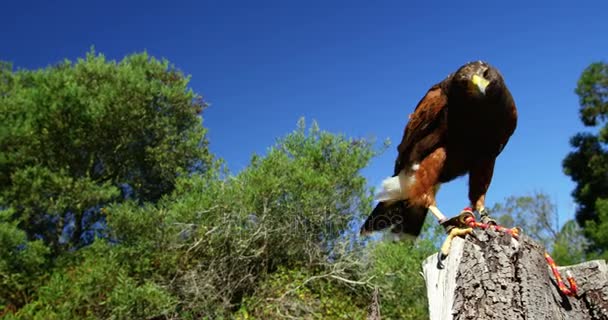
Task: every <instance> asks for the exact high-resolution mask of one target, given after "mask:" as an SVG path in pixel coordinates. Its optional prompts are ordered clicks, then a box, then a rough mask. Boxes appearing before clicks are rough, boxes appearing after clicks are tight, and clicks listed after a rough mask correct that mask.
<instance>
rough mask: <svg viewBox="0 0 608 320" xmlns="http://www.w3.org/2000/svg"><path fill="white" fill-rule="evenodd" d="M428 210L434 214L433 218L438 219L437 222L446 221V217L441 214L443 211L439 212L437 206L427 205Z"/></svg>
mask: <svg viewBox="0 0 608 320" xmlns="http://www.w3.org/2000/svg"><path fill="white" fill-rule="evenodd" d="M429 211H430V212H431V213H432V214H433V215H434V216H435V218H437V220H439V224H443V223H444V222H445V221H447V218H446V217H445V216H444V215H443V213H441V211H439V208H437V206H435V205H432V206H429Z"/></svg>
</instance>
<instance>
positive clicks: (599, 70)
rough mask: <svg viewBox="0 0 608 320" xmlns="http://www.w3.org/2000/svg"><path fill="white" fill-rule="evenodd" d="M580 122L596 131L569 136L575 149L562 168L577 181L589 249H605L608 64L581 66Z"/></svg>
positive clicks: (575, 194)
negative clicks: (604, 202) (584, 67)
mask: <svg viewBox="0 0 608 320" xmlns="http://www.w3.org/2000/svg"><path fill="white" fill-rule="evenodd" d="M575 92H576V94H577V95H578V96H579V102H580V108H579V114H580V119H581V121H582V122H583V124H584V125H585V126H587V127H589V128H590V129H594V130H595V132H593V131H591V132H581V133H578V134H576V135H575V136H573V137H572V138H571V140H570V144H571V146H572V147H573V148H574V151H572V152H570V153H569V154H568V155H567V156H566V157H565V159H564V161H563V167H564V172H565V173H566V174H567V175H568V176H570V177H571V178H572V180H573V181H574V182H575V183H576V188H575V189H574V191H573V192H572V196H573V197H574V199H575V201H576V203H577V204H578V208H577V212H576V220H577V222H578V223H579V224H580V225H581V226H582V227H584V228H585V230H586V235H587V236H588V237H589V239H590V240H591V242H592V245H591V246H590V251H592V252H595V253H596V254H601V253H603V252H606V250H607V249H608V243H606V242H605V239H606V238H607V237H608V233H604V232H600V231H599V230H601V229H603V228H605V227H602V225H603V224H605V223H608V219H606V217H607V216H608V212H605V211H604V210H605V206H603V205H602V201H605V199H607V198H608V149H607V145H608V121H607V120H608V64H606V63H604V62H594V63H592V64H590V65H589V66H588V67H587V68H586V69H585V70H583V72H582V74H581V76H580V78H579V80H578V85H577V87H576V90H575Z"/></svg>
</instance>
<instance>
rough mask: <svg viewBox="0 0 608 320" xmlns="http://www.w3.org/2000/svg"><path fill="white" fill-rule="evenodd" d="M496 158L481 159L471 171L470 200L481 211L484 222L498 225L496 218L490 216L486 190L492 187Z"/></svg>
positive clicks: (480, 214)
mask: <svg viewBox="0 0 608 320" xmlns="http://www.w3.org/2000/svg"><path fill="white" fill-rule="evenodd" d="M494 163H495V159H493V158H489V159H483V160H480V162H479V163H478V165H477V166H475V167H474V168H472V169H471V171H470V173H469V201H471V206H472V207H473V209H475V211H477V212H478V213H479V218H480V220H481V222H482V223H486V224H493V225H496V220H494V219H492V218H491V217H490V212H489V211H488V209H486V206H485V202H486V192H487V191H488V188H489V187H490V182H491V181H492V175H493V173H494Z"/></svg>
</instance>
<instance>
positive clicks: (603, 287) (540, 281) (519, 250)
mask: <svg viewBox="0 0 608 320" xmlns="http://www.w3.org/2000/svg"><path fill="white" fill-rule="evenodd" d="M437 262H438V255H437V254H434V255H432V256H430V257H428V258H427V259H426V260H425V261H424V263H423V271H424V279H425V281H426V285H427V294H428V300H429V312H430V319H431V320H444V319H458V320H462V319H505V320H506V319H509V320H514V319H534V320H537V319H539V320H540V319H608V278H607V277H608V269H607V267H606V263H605V261H604V260H594V261H589V262H584V263H581V264H577V265H574V266H568V267H559V268H558V270H559V271H560V273H561V274H562V277H563V278H564V281H566V279H565V272H566V270H570V271H571V272H572V274H573V276H574V279H575V280H576V282H577V284H578V291H577V296H566V295H564V294H563V293H562V292H561V291H560V290H559V288H558V286H557V282H556V280H555V278H554V276H553V273H552V272H551V269H550V268H549V265H548V263H547V262H546V260H545V258H544V248H543V247H542V246H540V245H539V244H538V243H536V242H534V241H533V240H532V239H530V238H529V237H527V236H525V235H521V236H520V237H519V240H516V239H513V238H512V237H511V236H510V235H507V234H504V233H498V232H495V231H492V230H475V231H474V232H473V235H468V236H466V238H465V239H462V238H455V239H454V241H453V242H452V247H451V249H450V254H449V255H448V257H447V259H446V260H445V261H443V264H444V268H443V269H440V268H438V264H437Z"/></svg>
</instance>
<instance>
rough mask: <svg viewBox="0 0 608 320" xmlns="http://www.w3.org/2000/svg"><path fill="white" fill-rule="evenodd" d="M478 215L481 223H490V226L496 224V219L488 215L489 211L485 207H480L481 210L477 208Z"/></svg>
mask: <svg viewBox="0 0 608 320" xmlns="http://www.w3.org/2000/svg"><path fill="white" fill-rule="evenodd" d="M479 217H480V219H479V220H481V223H485V224H487V225H492V226H497V225H498V223H497V222H496V220H494V219H492V218H491V217H490V212H489V211H488V209H486V208H482V209H481V210H479Z"/></svg>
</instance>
